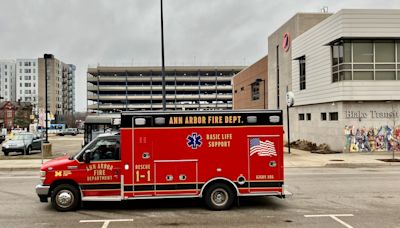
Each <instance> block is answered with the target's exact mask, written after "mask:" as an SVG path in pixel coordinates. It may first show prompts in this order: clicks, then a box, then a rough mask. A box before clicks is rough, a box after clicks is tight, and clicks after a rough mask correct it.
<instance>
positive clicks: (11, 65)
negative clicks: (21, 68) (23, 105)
mask: <svg viewBox="0 0 400 228" xmlns="http://www.w3.org/2000/svg"><path fill="white" fill-rule="evenodd" d="M15 75H16V71H15V60H0V102H1V101H16V85H15V83H16V78H15Z"/></svg>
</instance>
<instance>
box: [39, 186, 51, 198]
mask: <svg viewBox="0 0 400 228" xmlns="http://www.w3.org/2000/svg"><path fill="white" fill-rule="evenodd" d="M49 192H50V186H48V185H41V184H38V185H36V194H37V195H38V196H39V199H40V202H47V197H49Z"/></svg>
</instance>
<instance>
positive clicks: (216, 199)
mask: <svg viewBox="0 0 400 228" xmlns="http://www.w3.org/2000/svg"><path fill="white" fill-rule="evenodd" d="M228 198H229V196H228V192H227V191H226V190H225V189H223V188H217V189H215V190H214V191H212V193H211V201H212V203H213V204H214V205H217V206H224V205H225V204H226V203H227V202H228Z"/></svg>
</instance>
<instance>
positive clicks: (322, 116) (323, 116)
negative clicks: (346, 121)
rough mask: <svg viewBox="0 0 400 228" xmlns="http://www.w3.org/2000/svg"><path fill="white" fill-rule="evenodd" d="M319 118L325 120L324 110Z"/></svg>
mask: <svg viewBox="0 0 400 228" xmlns="http://www.w3.org/2000/svg"><path fill="white" fill-rule="evenodd" d="M321 120H323V121H325V120H326V112H322V113H321Z"/></svg>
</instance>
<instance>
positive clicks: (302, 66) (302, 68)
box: [299, 56, 306, 90]
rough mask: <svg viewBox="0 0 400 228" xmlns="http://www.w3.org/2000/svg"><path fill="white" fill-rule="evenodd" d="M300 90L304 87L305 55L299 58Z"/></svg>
mask: <svg viewBox="0 0 400 228" xmlns="http://www.w3.org/2000/svg"><path fill="white" fill-rule="evenodd" d="M299 72H300V90H305V89H306V57H305V56H303V57H300V58H299Z"/></svg>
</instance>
